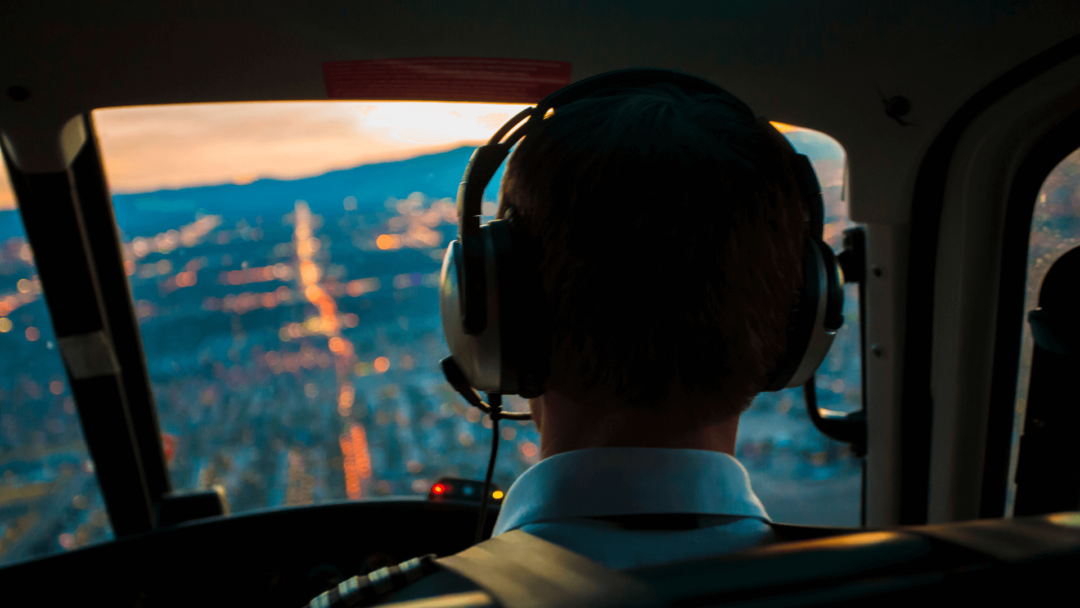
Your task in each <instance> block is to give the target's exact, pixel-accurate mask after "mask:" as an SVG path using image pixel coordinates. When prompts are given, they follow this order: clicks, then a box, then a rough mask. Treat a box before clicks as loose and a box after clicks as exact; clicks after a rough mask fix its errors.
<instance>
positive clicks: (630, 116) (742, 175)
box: [499, 84, 805, 425]
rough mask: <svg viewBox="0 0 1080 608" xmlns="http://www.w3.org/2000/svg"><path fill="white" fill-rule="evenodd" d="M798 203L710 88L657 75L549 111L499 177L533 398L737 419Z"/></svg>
mask: <svg viewBox="0 0 1080 608" xmlns="http://www.w3.org/2000/svg"><path fill="white" fill-rule="evenodd" d="M803 205H804V203H803V201H801V200H800V198H799V195H798V188H797V187H796V186H795V178H794V174H793V169H792V167H791V165H790V164H789V158H788V155H787V153H785V151H784V149H783V147H782V146H780V145H777V143H776V142H775V141H774V140H773V139H771V138H770V137H769V136H767V135H766V134H764V133H763V130H762V129H760V128H759V127H758V126H757V124H756V123H755V121H754V119H753V117H751V116H748V115H747V114H745V111H739V110H738V109H736V108H733V107H731V106H729V105H728V104H727V103H726V102H725V100H724V99H722V98H720V97H717V96H713V95H688V94H686V93H684V92H682V91H681V90H680V89H679V88H677V87H675V86H673V85H667V84H664V85H657V86H652V87H648V88H645V89H637V90H635V91H634V92H632V93H626V92H623V93H620V94H618V95H615V96H611V97H599V98H587V99H583V100H580V101H576V102H573V103H570V104H568V105H565V106H563V107H560V108H559V109H558V110H556V111H555V112H554V113H553V114H552V115H550V116H549V117H548V118H547V119H545V120H544V121H543V122H542V124H541V125H537V128H536V129H535V130H531V131H530V132H529V135H528V136H527V137H525V138H524V139H523V140H522V141H521V142H520V144H518V147H517V149H516V150H515V151H514V152H513V154H512V155H511V156H510V158H509V160H508V163H507V168H506V172H505V176H504V178H503V181H502V186H501V192H500V210H499V213H500V214H504V213H505V212H506V210H507V209H508V208H509V207H513V209H514V214H515V232H516V234H515V239H516V238H517V235H518V234H521V233H524V235H527V236H528V239H529V243H528V245H529V246H530V247H532V248H534V249H535V251H537V252H538V259H537V260H536V264H537V266H538V267H539V270H540V274H541V277H540V278H541V282H542V283H543V295H544V298H545V299H546V302H545V305H544V308H543V310H545V311H546V312H545V313H544V314H546V317H547V318H546V322H547V325H548V328H549V332H550V335H551V356H550V376H549V378H548V381H547V384H546V389H545V395H544V397H541V398H540V401H539V404H540V405H541V406H542V405H543V400H545V399H548V398H549V396H550V395H552V394H557V395H558V396H559V398H560V400H561V401H563V402H570V403H573V404H574V406H575V407H579V408H588V409H590V410H593V411H603V412H609V413H610V412H619V411H622V412H626V413H632V412H639V413H645V412H656V413H662V412H663V413H668V414H671V415H673V416H674V418H672V419H673V420H684V421H686V422H687V423H689V424H697V425H708V424H715V423H717V422H720V421H724V420H729V419H732V418H735V419H736V420H737V418H738V415H739V414H741V413H742V412H743V411H745V410H746V409H747V408H748V407H749V404H750V402H751V400H752V399H753V397H754V396H755V395H756V394H757V393H758V392H760V391H761V390H763V389H764V388H765V386H766V383H767V381H768V378H769V376H770V373H771V372H772V371H773V370H774V368H775V366H776V364H777V362H778V359H779V358H780V356H781V354H782V352H783V349H784V342H785V334H786V329H787V323H788V319H789V315H790V313H791V310H792V307H793V305H794V304H795V302H796V296H797V289H798V288H799V286H800V285H801V281H802V270H801V259H802V257H801V256H802V253H803V251H804V249H803V247H804V243H803V240H804V235H805V228H804V225H803ZM524 235H523V236H524ZM515 242H516V241H515ZM533 405H534V411H535V410H536V407H535V406H536V405H537V403H534V404H533ZM541 414H542V412H541ZM537 417H538V418H539V419H538V420H537V423H538V425H542V423H543V420H542V415H541V416H537Z"/></svg>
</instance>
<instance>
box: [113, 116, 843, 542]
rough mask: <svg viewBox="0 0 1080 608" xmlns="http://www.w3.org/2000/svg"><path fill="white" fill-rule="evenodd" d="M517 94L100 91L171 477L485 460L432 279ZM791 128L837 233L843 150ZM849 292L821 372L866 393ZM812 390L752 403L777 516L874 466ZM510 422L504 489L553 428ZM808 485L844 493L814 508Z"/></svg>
mask: <svg viewBox="0 0 1080 608" xmlns="http://www.w3.org/2000/svg"><path fill="white" fill-rule="evenodd" d="M523 107H524V106H515V105H499V104H475V103H435V102H305V103H257V104H252V103H244V104H199V105H185V106H158V107H139V108H116V109H105V110H98V111H95V112H94V113H93V120H94V125H95V129H96V131H97V133H98V138H99V141H100V142H101V147H102V153H103V160H104V164H105V168H106V174H107V178H108V181H109V184H110V189H111V191H112V194H113V203H114V207H115V209H116V216H117V221H118V223H119V227H120V230H121V233H122V239H123V242H124V254H125V259H126V262H125V263H126V267H127V273H128V276H129V279H130V281H131V288H132V293H133V296H134V298H135V304H136V310H137V314H138V316H139V322H140V325H141V331H142V336H143V341H144V349H145V352H146V356H147V363H148V367H149V371H150V376H151V382H152V384H153V389H154V393H155V397H156V400H157V406H158V410H159V418H160V421H161V425H162V430H163V432H164V433H165V434H166V436H165V445H166V448H167V453H168V458H169V469H170V474H171V476H172V481H173V484H174V486H175V487H177V488H178V489H192V488H204V487H208V486H211V485H221V486H224V487H225V490H226V494H227V496H228V500H229V502H230V506H231V507H232V509H233V511H237V512H239V511H245V510H250V509H257V508H264V507H275V506H284V505H296V504H311V503H318V502H323V501H330V500H344V499H366V498H370V497H378V496H393V495H412V496H422V495H425V494H426V493H427V492H428V490H429V488H430V487H431V486H432V484H433V483H434V481H435V480H436V479H438V478H439V477H442V476H460V477H471V478H482V476H483V474H484V470H485V468H486V465H487V455H488V451H489V443H488V442H489V441H490V434H489V433H490V431H488V429H489V428H490V427H491V421H490V420H489V419H488V418H487V417H486V416H485V415H483V414H482V413H481V412H480V411H478V410H475V409H467V408H466V405H465V404H464V402H463V401H462V400H461V399H460V398H459V397H458V396H457V395H456V394H455V393H454V392H453V391H452V389H450V388H449V387H448V386H447V385H446V382H445V380H444V378H443V377H442V374H441V372H440V370H439V367H438V361H439V360H440V359H441V358H442V357H444V356H446V353H447V347H446V344H445V341H444V339H443V336H442V331H441V322H440V318H439V307H438V298H437V292H436V287H437V285H438V275H439V269H440V264H441V261H442V257H443V252H444V251H445V248H446V246H447V244H448V243H449V242H450V241H451V240H452V239H454V238H455V237H456V233H457V226H456V221H457V217H456V208H455V204H454V197H455V196H456V192H457V187H458V185H459V183H460V181H461V175H462V173H463V172H464V169H465V165H466V163H467V162H468V159H469V156H470V155H471V153H472V150H473V149H474V147H475V146H476V145H478V144H479V143H481V142H482V141H484V140H486V139H487V138H488V137H490V135H491V134H492V133H494V131H495V130H496V129H497V128H498V127H500V126H501V125H502V124H503V123H504V122H505V121H506V120H507V119H508V118H509V117H510V116H512V115H514V114H515V113H517V112H518V111H519V110H520V109H521V108H523ZM783 128H784V129H785V130H786V132H787V135H788V137H790V138H791V140H792V141H793V143H794V144H795V146H796V147H797V148H798V149H800V150H801V151H803V152H804V153H807V154H808V155H809V156H810V157H811V158H812V159H813V162H814V164H815V168H816V169H817V170H818V173H819V175H820V177H821V181H822V183H823V186H825V188H826V195H827V197H828V201H829V202H828V212H827V213H828V222H829V224H828V227H827V228H826V231H827V234H826V236H827V238H828V240H829V242H830V243H831V244H833V245H834V246H838V245H839V239H840V238H841V232H842V229H843V227H844V226H845V225H846V221H847V220H846V218H847V212H846V207H845V204H844V203H843V201H841V190H842V183H843V167H844V152H843V149H842V148H841V147H840V146H839V144H837V143H836V142H835V141H834V140H832V139H830V138H828V137H827V136H825V135H823V134H820V133H816V132H813V131H807V130H805V129H798V128H794V127H787V126H783ZM498 181H499V176H498V175H496V177H495V179H494V180H493V181H492V185H491V186H490V188H489V191H488V195H487V197H486V200H487V201H489V202H490V203H491V204H485V213H492V212H493V211H494V201H495V200H496V189H497V185H498ZM853 293H854V292H853V291H851V292H849V301H848V304H847V306H848V308H847V314H848V320H847V327H846V328H845V329H844V330H843V332H841V334H840V336H839V337H838V339H837V344H836V346H834V347H833V354H832V355H831V356H830V359H829V360H828V361H827V362H826V364H825V365H824V366H823V369H822V375H821V376H820V380H819V386H820V387H821V392H822V398H821V402H822V403H821V405H822V406H823V407H831V408H833V409H845V407H847V408H848V409H852V408H856V407H857V404H858V402H859V390H860V387H859V368H858V361H859V358H858V350H859V349H858V331H857V319H856V318H855V317H854V316H853V315H854V312H853V311H856V310H857V302H855V301H854V299H853V297H854V296H853ZM508 401H509V403H508V407H509V408H510V409H514V410H523V409H525V408H526V405H525V402H524V400H523V399H520V398H517V397H511V398H509V399H508ZM801 404H802V400H801V396H800V395H799V394H797V392H792V391H788V392H785V393H780V394H776V395H769V396H764V397H762V398H761V399H759V401H758V403H757V404H756V405H755V406H754V408H753V409H752V410H751V412H749V413H748V414H747V416H746V418H745V420H746V422H745V423H744V425H745V426H744V428H743V431H742V435H741V436H740V443H739V450H740V455H741V457H742V459H743V461H744V462H745V463H747V465H748V468H749V469H750V471H751V477H752V479H753V482H754V487H755V488H756V489H758V490H759V493H760V495H761V496H762V498H763V500H764V501H765V502H766V507H767V508H769V510H770V512H771V513H773V512H775V515H776V516H777V518H778V519H779V520H782V521H795V522H799V523H804V522H805V523H838V524H841V525H857V524H858V520H859V513H858V505H859V500H858V499H859V486H858V482H859V476H858V474H857V473H858V468H857V464H856V463H854V462H853V461H852V459H851V458H849V457H848V456H847V455H846V452H845V450H844V449H843V448H842V446H837V445H834V444H832V443H831V442H828V441H827V440H825V439H824V438H823V437H820V436H819V435H818V433H817V431H816V430H815V429H814V428H813V426H812V425H811V423H810V421H809V419H808V417H807V415H806V411H805V407H804V406H802V405H801ZM845 404H848V405H847V406H845ZM501 433H502V441H501V442H500V450H501V453H500V457H499V459H498V468H497V470H496V473H495V482H496V483H497V484H498V485H499V486H500V487H501V488H502V489H503V490H506V489H507V488H508V487H509V486H510V484H511V483H512V482H513V481H514V479H516V478H517V477H518V476H519V475H520V474H521V473H522V472H523V471H524V470H525V469H527V468H528V467H529V466H531V465H532V464H534V463H536V462H537V461H538V460H539V446H538V443H539V439H538V436H537V433H536V430H535V428H534V427H533V425H532V424H531V423H529V422H523V423H506V424H504V425H503V426H502V428H501ZM853 471H854V473H853ZM807 492H812V493H813V492H816V493H817V494H819V495H821V496H822V497H824V498H822V499H821V504H831V505H832V506H831V507H830V508H829V509H828V511H827V512H823V513H818V512H809V511H805V512H804V511H800V510H799V509H800V508H801V507H799V506H798V505H802V504H806V503H808V502H809V501H808V500H803V499H802V498H801V497H803V496H805V495H806V493H807ZM792 497H800V498H799V499H798V500H793V499H792ZM839 503H843V505H848V504H849V503H850V505H852V509H853V510H852V509H848V510H846V511H845V510H844V508H846V507H844V508H838V507H836V504H839ZM838 513H839V514H840V515H837V514H838ZM815 518H816V519H815Z"/></svg>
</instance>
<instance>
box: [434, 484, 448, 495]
mask: <svg viewBox="0 0 1080 608" xmlns="http://www.w3.org/2000/svg"><path fill="white" fill-rule="evenodd" d="M445 491H446V486H444V485H443V484H441V483H437V484H435V485H433V486H431V493H432V494H442V493H443V492H445Z"/></svg>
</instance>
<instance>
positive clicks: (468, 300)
mask: <svg viewBox="0 0 1080 608" xmlns="http://www.w3.org/2000/svg"><path fill="white" fill-rule="evenodd" d="M656 84H673V85H675V86H677V87H679V88H680V89H681V90H683V91H684V92H686V93H689V94H699V95H701V94H704V95H716V96H717V97H720V98H721V99H722V100H723V101H724V103H726V104H727V105H728V106H730V107H731V108H733V109H734V110H736V111H738V112H741V113H743V114H745V115H746V116H747V117H749V118H750V119H751V120H755V121H756V122H757V124H758V127H759V131H761V132H762V133H763V135H765V136H767V137H770V138H772V139H773V140H774V141H776V143H778V145H779V146H781V149H785V150H787V151H789V152H790V153H791V154H793V155H794V156H795V170H796V173H797V174H798V175H797V176H796V177H797V178H798V183H799V188H800V190H802V194H803V198H804V200H805V201H807V203H808V205H807V207H808V209H805V210H804V212H805V213H807V214H808V215H807V217H806V218H805V219H806V220H807V221H808V222H809V226H808V228H809V230H810V234H812V235H816V236H819V237H820V235H821V232H822V228H823V215H824V209H823V205H822V204H820V200H821V188H820V187H817V188H816V190H815V189H814V185H816V184H817V176H816V175H815V174H814V169H813V166H812V165H811V164H810V162H809V159H807V158H806V157H805V156H803V155H801V154H798V153H797V152H796V151H795V149H794V148H792V147H791V144H790V143H788V141H787V139H786V138H784V137H783V135H781V134H780V133H779V132H778V131H776V129H774V128H773V127H772V125H770V124H769V123H768V121H766V120H764V119H759V118H756V117H755V116H754V113H753V111H751V110H750V107H749V106H747V105H746V104H745V103H744V102H743V101H742V100H740V99H739V98H737V97H735V96H734V95H732V94H731V93H729V92H727V91H726V90H724V89H722V88H721V87H719V86H717V85H715V84H713V83H711V82H709V81H707V80H704V79H702V78H699V77H697V76H691V75H690V74H683V73H682V72H676V71H672V70H662V69H648V68H644V69H636V68H635V69H627V70H618V71H614V72H607V73H604V74H599V75H597V76H592V77H589V78H586V79H584V80H580V81H578V82H575V83H573V84H571V85H568V86H566V87H563V88H562V89H559V90H558V91H555V92H554V93H552V94H550V95H548V96H547V97H545V98H543V99H541V100H540V101H539V102H538V103H537V104H536V106H535V107H530V108H526V109H524V110H522V111H521V112H519V113H518V114H517V116H514V117H513V118H511V119H510V120H509V121H508V122H507V123H506V124H504V125H503V126H502V128H500V129H499V130H498V131H497V132H496V133H495V134H494V135H492V137H491V139H490V140H488V142H487V144H485V145H483V146H480V147H479V148H477V149H476V152H474V153H473V156H472V158H471V159H470V160H469V164H468V166H467V167H466V168H465V174H464V176H463V177H462V181H461V186H460V187H459V188H458V199H457V211H458V238H459V239H460V241H461V253H462V258H463V260H462V264H463V266H464V271H465V272H464V273H463V274H464V276H463V277H462V285H461V294H462V310H463V311H464V312H463V319H462V323H463V325H464V328H465V331H466V333H468V334H469V335H479V334H480V333H481V332H483V331H484V328H485V327H486V326H487V301H486V295H485V294H486V292H487V280H486V277H485V275H484V243H483V239H482V238H481V236H480V216H481V214H482V208H483V206H482V203H483V197H484V190H485V189H486V188H487V185H488V183H490V182H491V178H492V177H494V176H495V172H496V171H497V170H498V169H499V166H500V165H502V162H503V161H504V160H506V157H507V156H508V155H509V154H510V150H511V149H512V148H513V147H514V144H516V143H517V142H518V141H519V140H520V139H521V138H522V137H524V136H525V135H527V134H528V133H530V132H532V131H533V130H534V129H536V128H537V125H538V124H540V123H541V122H542V121H543V119H544V116H545V115H546V114H547V112H548V111H549V110H553V109H557V108H559V107H561V106H564V105H567V104H570V103H573V102H575V101H578V100H581V99H586V98H590V97H604V96H608V95H613V94H617V93H619V92H621V91H626V90H628V89H635V88H640V87H644V86H651V85H656ZM815 198H816V199H817V202H815Z"/></svg>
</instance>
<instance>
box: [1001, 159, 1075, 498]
mask: <svg viewBox="0 0 1080 608" xmlns="http://www.w3.org/2000/svg"><path fill="white" fill-rule="evenodd" d="M1028 242H1029V245H1028V263H1027V281H1026V283H1025V286H1024V311H1025V314H1027V311H1029V310H1033V309H1034V308H1036V307H1037V306H1038V301H1039V289H1040V287H1041V286H1042V282H1043V278H1045V276H1046V272H1047V271H1048V270H1049V269H1050V267H1051V266H1053V264H1054V262H1056V261H1057V260H1058V258H1060V257H1061V256H1062V254H1064V253H1066V252H1068V251H1069V250H1071V249H1073V248H1074V247H1076V246H1077V245H1080V149H1078V150H1075V151H1074V152H1073V153H1072V154H1069V155H1068V156H1066V157H1065V159H1064V160H1062V161H1061V162H1060V163H1058V165H1057V166H1056V167H1054V170H1053V171H1051V172H1050V174H1049V175H1047V176H1046V179H1045V180H1044V181H1043V184H1042V187H1041V188H1040V189H1039V195H1038V199H1037V200H1036V202H1035V209H1034V212H1033V213H1032V217H1031V235H1030V237H1029V240H1028ZM1034 348H1035V341H1034V338H1033V337H1032V334H1031V326H1030V325H1029V324H1028V323H1027V321H1026V318H1025V322H1024V324H1023V334H1022V337H1021V343H1020V349H1021V350H1020V369H1019V370H1018V373H1017V386H1016V408H1015V410H1014V422H1013V438H1012V455H1011V459H1010V468H1009V479H1010V480H1015V479H1016V467H1017V462H1018V457H1019V449H1020V436H1021V434H1022V433H1023V427H1024V419H1025V418H1024V414H1025V412H1026V410H1027V396H1028V386H1029V380H1030V378H1031V361H1032V355H1033V353H1034ZM1015 497H1016V485H1015V483H1014V482H1013V481H1010V483H1009V487H1008V490H1007V494H1006V507H1005V509H1006V511H1005V512H1006V514H1007V515H1008V516H1011V515H1012V514H1013V506H1014V503H1015Z"/></svg>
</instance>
